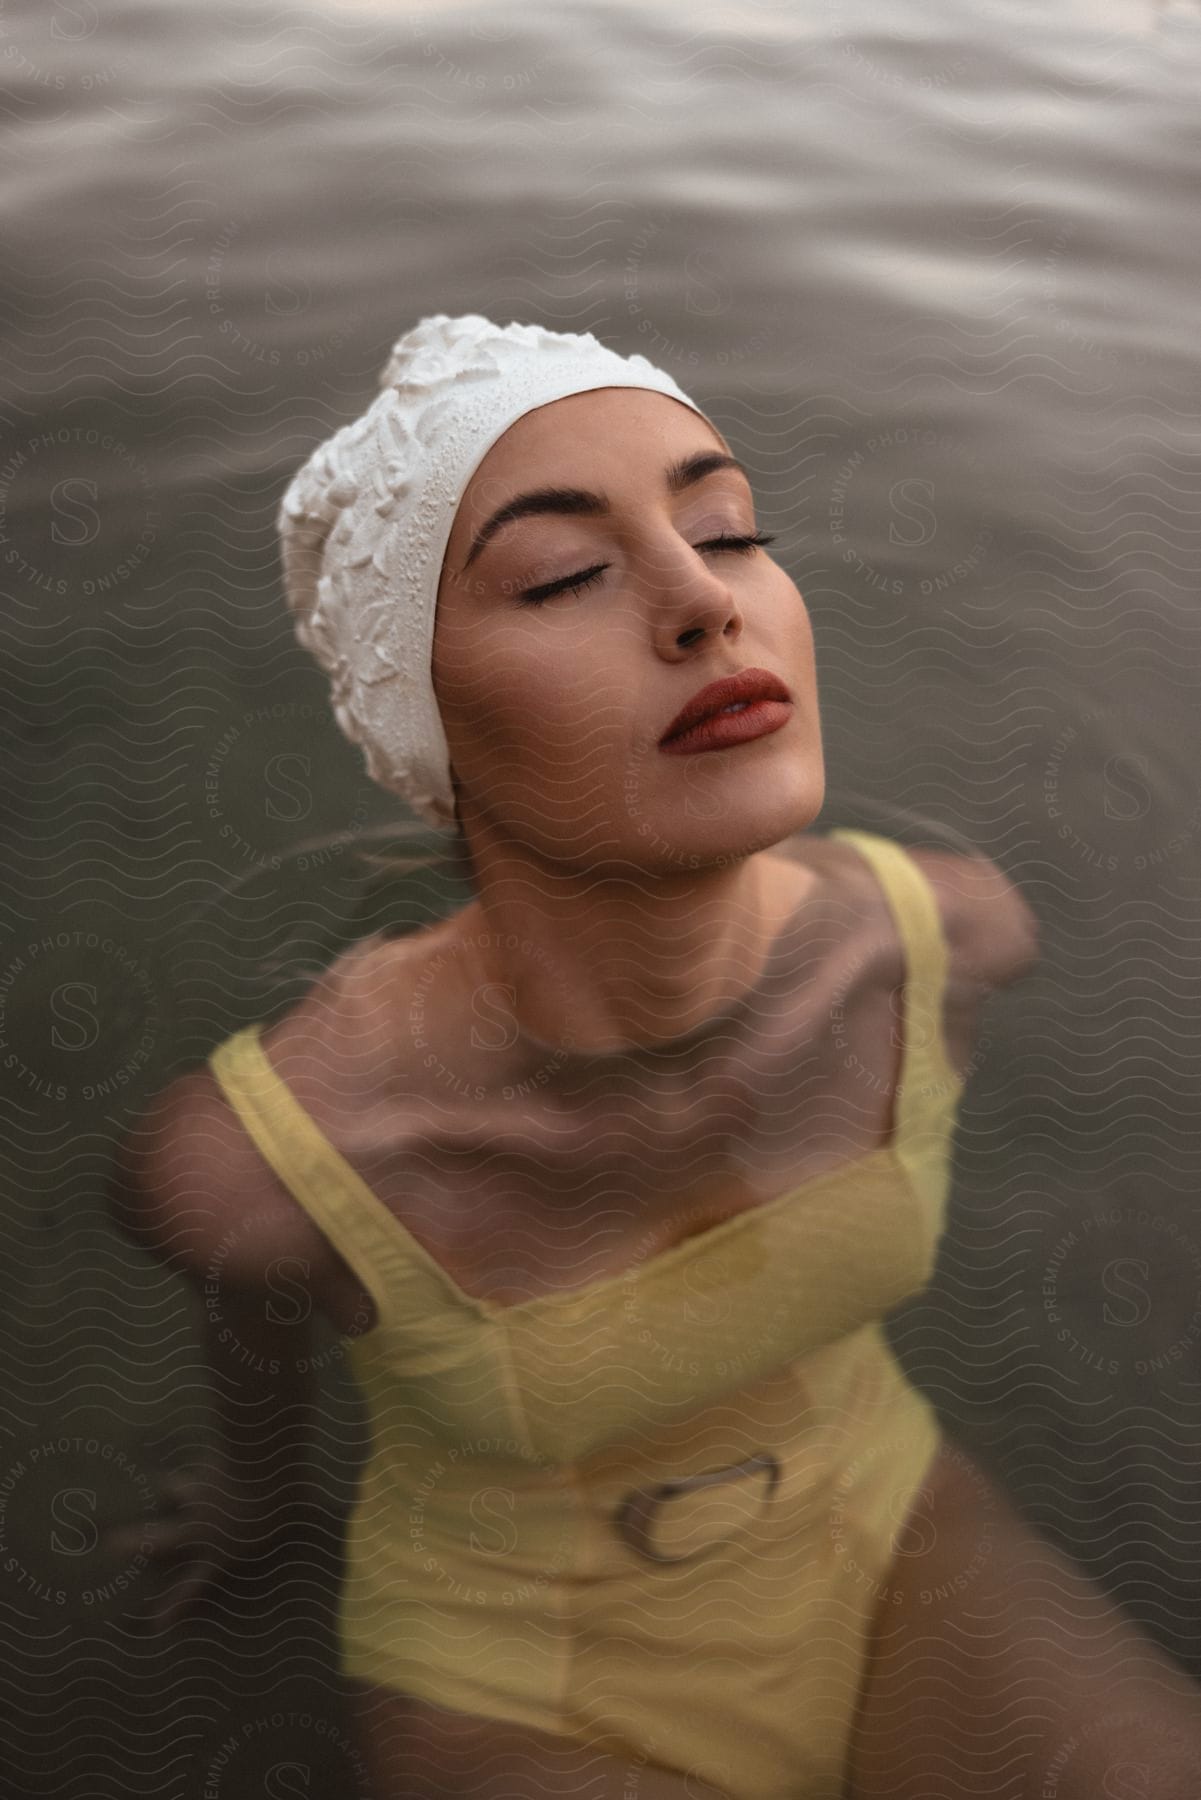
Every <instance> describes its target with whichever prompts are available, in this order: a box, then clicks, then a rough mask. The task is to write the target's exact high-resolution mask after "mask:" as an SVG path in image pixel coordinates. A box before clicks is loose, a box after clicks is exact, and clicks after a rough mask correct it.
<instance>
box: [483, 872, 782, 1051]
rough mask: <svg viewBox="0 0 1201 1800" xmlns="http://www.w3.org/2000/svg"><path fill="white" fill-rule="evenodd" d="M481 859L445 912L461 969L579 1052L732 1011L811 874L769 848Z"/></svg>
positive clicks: (642, 1040)
mask: <svg viewBox="0 0 1201 1800" xmlns="http://www.w3.org/2000/svg"><path fill="white" fill-rule="evenodd" d="M478 865H479V859H478V858H477V874H479V875H480V877H481V879H480V885H479V892H478V894H477V897H476V899H475V900H474V901H473V902H472V903H471V904H470V905H469V906H468V907H467V908H466V909H465V910H464V911H463V912H461V913H460V914H458V915H457V918H456V921H455V924H456V927H457V930H456V937H457V938H458V941H459V942H460V943H461V944H462V945H464V947H465V955H464V956H463V958H462V961H461V963H460V967H461V968H462V969H463V972H464V975H465V976H466V978H467V979H468V980H469V981H470V983H471V984H472V988H473V991H474V992H476V993H482V992H483V991H484V990H485V988H486V987H487V986H488V985H489V984H492V983H496V984H497V986H498V988H499V989H500V990H501V991H502V992H503V994H504V997H505V1002H506V1007H507V1010H508V1011H509V1012H510V1013H511V1014H512V1015H513V1017H514V1019H515V1022H516V1024H517V1027H518V1029H519V1031H521V1032H522V1033H523V1034H524V1035H526V1036H528V1037H529V1038H531V1039H532V1040H534V1041H535V1042H536V1043H537V1044H540V1045H542V1046H546V1047H554V1048H563V1049H565V1050H569V1051H574V1052H575V1053H578V1054H606V1053H620V1052H621V1051H628V1050H640V1049H653V1048H656V1047H658V1046H660V1045H667V1044H670V1043H671V1042H673V1040H675V1039H678V1038H682V1037H687V1036H689V1035H691V1034H692V1033H693V1032H695V1031H697V1030H699V1029H700V1028H701V1027H702V1026H703V1025H704V1024H705V1023H706V1022H707V1021H709V1020H710V1019H712V1018H714V1017H715V1016H719V1015H721V1014H723V1013H725V1012H726V1011H728V1010H729V1009H730V1008H731V1007H732V1006H733V1005H735V1004H736V1003H737V1002H738V1000H739V999H740V998H741V997H742V996H743V995H744V994H746V993H747V992H748V991H749V990H751V989H752V988H753V987H754V985H755V983H756V981H757V980H758V979H759V977H760V975H761V973H762V971H763V969H764V966H765V964H766V962H767V959H768V957H769V956H770V954H771V950H772V946H773V944H774V943H775V941H776V938H777V936H778V934H779V932H780V930H781V928H782V926H783V925H784V923H785V921H786V920H787V919H788V918H789V917H790V916H791V914H792V913H793V912H794V911H795V909H796V907H797V905H798V904H799V902H800V900H801V899H803V898H804V897H805V895H806V894H807V893H808V892H809V891H810V890H811V889H812V888H813V887H815V886H816V885H817V877H816V876H815V875H814V874H813V873H812V872H811V871H806V870H804V869H802V868H800V867H799V866H798V865H797V864H796V863H795V862H794V861H792V860H791V859H790V858H788V857H787V856H779V855H773V854H771V853H770V852H767V851H760V852H757V853H754V854H752V855H749V856H747V857H745V858H742V859H741V860H739V861H737V862H734V863H726V864H724V865H722V866H720V867H713V868H710V869H702V870H698V871H690V872H689V873H688V874H687V875H679V874H673V875H670V876H668V877H666V878H663V877H658V876H655V875H649V874H646V873H645V872H643V873H641V874H640V875H639V876H638V877H636V878H621V879H614V878H605V877H604V876H600V877H598V876H597V874H596V872H595V870H594V871H592V872H586V873H581V874H579V875H576V874H573V873H572V872H571V871H568V872H567V873H566V874H564V872H563V871H562V870H561V869H559V870H556V871H555V872H554V874H553V875H548V873H547V871H545V870H544V869H541V868H540V869H538V870H532V869H531V868H529V867H528V866H525V865H522V866H521V867H518V868H515V867H513V866H512V864H508V865H506V867H505V868H504V869H503V871H502V870H501V869H500V868H498V867H497V866H496V864H495V863H493V864H492V866H489V865H488V861H487V859H484V866H483V869H482V870H481V869H480V868H479V866H478Z"/></svg>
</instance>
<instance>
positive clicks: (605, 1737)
mask: <svg viewBox="0 0 1201 1800" xmlns="http://www.w3.org/2000/svg"><path fill="white" fill-rule="evenodd" d="M831 835H832V836H835V837H841V838H844V839H846V840H847V841H848V842H851V843H852V844H854V845H855V846H856V847H857V848H858V849H859V850H860V852H861V853H862V854H863V855H864V856H865V857H866V858H867V860H868V862H869V863H870V864H871V865H872V867H873V868H874V870H875V872H876V875H877V877H878V879H879V880H880V882H881V885H882V886H883V888H884V891H885V894H886V896H887V899H888V903H889V906H890V908H891V910H892V913H893V915H894V918H895V921H896V925H897V928H898V931H899V934H900V936H901V939H902V942H903V945H904V948H905V952H906V958H907V965H906V983H905V1016H904V1022H903V1027H902V1029H903V1037H904V1050H903V1064H902V1071H901V1081H900V1085H899V1088H898V1093H897V1101H896V1119H897V1130H896V1132H895V1135H894V1139H893V1141H892V1142H891V1143H890V1144H888V1145H887V1146H885V1147H884V1148H882V1149H878V1150H875V1151H873V1152H871V1153H869V1154H867V1155H864V1156H861V1157H858V1158H856V1159H855V1160H854V1161H852V1162H850V1163H846V1164H843V1165H842V1166H841V1167H839V1168H836V1169H833V1170H831V1171H826V1172H823V1173H821V1174H819V1175H817V1176H816V1177H811V1178H810V1179H809V1180H807V1181H804V1182H802V1183H801V1185H800V1186H799V1187H796V1188H793V1189H791V1190H790V1191H789V1192H787V1193H784V1194H781V1195H779V1196H778V1197H777V1198H775V1199H773V1200H771V1201H768V1202H767V1203H765V1204H762V1205H759V1206H756V1207H754V1208H752V1209H751V1210H749V1211H744V1212H741V1213H739V1214H736V1215H735V1216H734V1217H732V1218H729V1219H726V1220H724V1221H723V1222H722V1223H720V1224H719V1225H717V1226H714V1227H712V1228H711V1229H709V1230H706V1231H704V1232H702V1233H700V1234H699V1235H694V1236H692V1237H687V1238H684V1239H683V1240H682V1241H681V1242H680V1243H678V1244H675V1245H673V1246H672V1247H671V1248H669V1249H668V1250H666V1251H663V1252H660V1253H658V1254H656V1255H651V1256H649V1257H646V1258H644V1259H643V1261H642V1262H641V1263H639V1264H637V1265H636V1266H634V1267H633V1268H631V1269H629V1270H628V1271H624V1272H622V1273H620V1274H618V1275H616V1276H613V1277H609V1278H607V1279H604V1280H600V1281H594V1282H591V1283H589V1284H588V1285H587V1286H585V1287H583V1288H581V1289H576V1290H573V1291H571V1292H568V1293H557V1294H546V1295H540V1296H537V1297H536V1298H534V1299H533V1300H529V1301H525V1302H522V1303H520V1304H517V1305H508V1306H502V1305H497V1304H495V1303H492V1302H488V1301H484V1300H476V1299H472V1298H471V1297H469V1296H468V1295H467V1294H465V1293H463V1291H462V1290H461V1289H460V1288H459V1287H458V1286H457V1285H456V1283H455V1282H454V1281H453V1280H451V1278H450V1276H449V1275H448V1274H447V1273H446V1272H445V1271H444V1270H443V1269H442V1268H441V1266H440V1265H439V1264H438V1263H437V1262H436V1261H435V1259H434V1258H433V1257H432V1256H431V1255H430V1254H429V1253H428V1252H427V1251H426V1250H425V1249H424V1248H423V1247H422V1246H421V1245H420V1244H419V1243H418V1242H417V1240H416V1239H415V1238H414V1237H413V1236H412V1235H411V1234H410V1233H409V1232H408V1231H406V1229H405V1228H404V1226H403V1225H401V1224H400V1222H399V1221H398V1220H397V1219H396V1218H395V1217H394V1216H393V1215H392V1214H391V1213H390V1212H389V1211H388V1210H387V1208H386V1207H385V1206H384V1205H383V1203H382V1201H380V1200H379V1199H378V1198H377V1197H376V1196H375V1195H374V1194H373V1193H372V1191H371V1190H370V1189H369V1188H368V1187H367V1186H366V1185H365V1184H364V1182H363V1181H362V1180H361V1179H360V1177H359V1176H358V1175H356V1174H355V1173H354V1172H353V1170H352V1169H351V1168H350V1166H349V1165H348V1164H347V1163H346V1162H345V1160H344V1159H343V1158H342V1157H341V1156H340V1155H339V1154H338V1153H337V1151H335V1150H334V1148H333V1146H332V1145H331V1144H330V1143H329V1142H328V1140H327V1139H326V1138H325V1137H324V1136H323V1134H322V1133H321V1132H320V1131H319V1130H318V1128H317V1126H316V1124H315V1122H314V1121H313V1119H312V1118H311V1117H310V1116H309V1114H308V1113H306V1112H305V1111H304V1110H303V1109H302V1108H301V1106H300V1105H299V1103H298V1102H297V1100H296V1099H295V1097H294V1096H293V1094H292V1093H291V1090H290V1089H289V1088H288V1087H287V1085H286V1084H285V1083H284V1082H283V1081H282V1080H281V1079H280V1077H279V1076H278V1075H277V1074H276V1073H275V1072H274V1070H273V1069H272V1067H271V1065H270V1064H269V1063H268V1061H267V1059H266V1057H265V1055H264V1053H263V1051H262V1049H261V1047H260V1044H259V1039H258V1033H259V1029H260V1028H259V1027H257V1026H252V1027H250V1028H249V1029H248V1030H246V1031H241V1032H238V1033H237V1034H236V1035H235V1036H233V1037H231V1038H229V1039H227V1040H226V1042H225V1043H223V1044H222V1045H221V1046H220V1047H219V1048H218V1049H217V1050H216V1051H215V1052H214V1054H213V1057H212V1059H211V1067H212V1070H213V1073H214V1075H215V1076H216V1078H217V1080H218V1082H219V1083H220V1084H221V1087H222V1089H223V1090H224V1092H225V1094H226V1096H227V1097H228V1099H229V1101H230V1103H231V1105H232V1106H233V1107H234V1108H235V1110H236V1112H237V1113H238V1115H239V1117H240V1118H241V1120H242V1122H243V1124H244V1126H245V1128H246V1130H247V1131H248V1132H249V1134H250V1136H251V1138H252V1139H253V1141H254V1143H255V1144H256V1145H257V1147H258V1149H259V1150H260V1152H261V1153H262V1155H263V1156H264V1157H265V1158H266V1160H267V1162H268V1163H269V1164H270V1166H271V1167H272V1168H273V1169H274V1170H275V1171H276V1173H277V1174H278V1176H279V1178H280V1180H281V1181H282V1182H283V1183H284V1185H285V1186H286V1187H287V1188H288V1189H289V1191H290V1192H291V1193H292V1194H294V1195H295V1197H296V1199H297V1200H298V1201H299V1203H300V1205H301V1206H303V1207H304V1209H305V1210H306V1212H308V1213H309V1214H310V1215H311V1216H312V1218H313V1219H314V1220H315V1221H316V1223H317V1224H318V1226H319V1227H320V1228H321V1229H322V1231H323V1232H324V1234H325V1236H326V1237H327V1238H328V1240H329V1241H330V1243H332V1244H333V1245H334V1247H335V1248H336V1249H337V1250H338V1252H339V1253H340V1254H341V1256H342V1257H343V1258H344V1259H345V1261H346V1262H347V1264H348V1265H349V1266H350V1268H351V1269H352V1270H353V1271H354V1273H355V1274H356V1276H357V1277H358V1279H359V1280H360V1281H361V1282H362V1284H363V1286H364V1287H365V1288H366V1289H367V1291H368V1292H369V1293H370V1294H371V1296H372V1298H373V1300H374V1301H375V1305H376V1307H377V1308H378V1313H379V1322H378V1325H377V1326H376V1327H375V1328H373V1329H372V1330H371V1331H370V1332H368V1333H366V1334H365V1335H357V1336H351V1335H348V1336H347V1338H346V1345H347V1354H348V1356H349V1357H350V1359H351V1368H352V1370H353V1373H354V1375H355V1377H356V1379H357V1381H358V1382H359V1384H360V1385H361V1388H362V1392H363V1395H364V1399H365V1401H366V1404H367V1406H368V1408H369V1413H370V1419H371V1425H372V1449H371V1454H370V1456H369V1459H368V1461H367V1463H366V1465H365V1467H364V1469H363V1472H362V1477H361V1482H360V1487H359V1490H358V1493H357V1498H356V1502H355V1506H354V1510H353V1513H352V1515H351V1520H350V1529H349V1538H348V1544H347V1572H346V1580H345V1585H344V1589H343V1594H342V1600H341V1608H340V1639H341V1647H342V1650H341V1654H342V1663H341V1668H342V1672H343V1674H344V1675H346V1676H347V1677H351V1678H354V1679H356V1680H360V1681H365V1682H370V1683H377V1684H380V1685H382V1686H385V1687H392V1688H397V1689H400V1690H402V1691H403V1692H405V1693H408V1694H414V1695H420V1696H423V1697H425V1698H427V1699H429V1700H432V1701H434V1702H436V1703H438V1704H440V1705H443V1706H448V1707H454V1708H457V1709H459V1710H461V1711H463V1712H467V1713H474V1714H480V1715H484V1716H486V1717H489V1718H495V1719H508V1720H516V1721H520V1722H522V1723H525V1724H527V1725H531V1726H535V1727H538V1728H539V1729H541V1730H543V1731H550V1732H556V1733H559V1734H561V1735H563V1736H565V1737H569V1738H573V1739H577V1740H582V1741H585V1742H587V1743H589V1744H591V1745H592V1746H594V1747H596V1748H600V1749H604V1750H607V1751H609V1752H610V1753H611V1754H614V1755H617V1756H621V1757H624V1758H626V1759H628V1760H629V1762H630V1764H631V1767H632V1768H635V1770H636V1765H637V1764H638V1763H640V1762H641V1763H646V1762H649V1763H652V1764H659V1765H662V1766H664V1767H667V1768H673V1769H679V1770H681V1771H687V1770H695V1771H696V1773H697V1775H698V1776H699V1777H701V1778H702V1779H704V1780H708V1781H710V1782H712V1783H714V1784H715V1785H717V1786H719V1787H722V1788H725V1789H726V1790H727V1791H728V1792H729V1793H730V1794H731V1795H732V1796H735V1800H777V1797H778V1800H837V1797H838V1796H840V1795H841V1793H842V1790H843V1781H844V1775H845V1760H846V1745H847V1737H848V1732H849V1729H850V1724H851V1720H852V1716H853V1713H854V1709H855V1704H856V1700H857V1696H858V1693H859V1690H860V1685H861V1682H862V1678H863V1673H864V1667H865V1657H866V1652H867V1649H868V1638H869V1632H870V1627H871V1621H872V1615H873V1613H874V1612H875V1610H876V1608H877V1606H878V1605H879V1604H880V1602H881V1601H882V1600H885V1601H886V1600H887V1597H888V1594H889V1585H888V1578H889V1569H890V1564H891V1563H892V1560H893V1557H894V1555H895V1554H896V1552H897V1549H898V1546H899V1545H900V1543H901V1539H900V1538H899V1537H897V1536H895V1535H894V1534H897V1533H899V1532H900V1531H901V1527H902V1523H903V1521H904V1518H905V1514H906V1511H907V1509H908V1507H909V1505H910V1503H911V1502H912V1500H913V1499H914V1498H915V1496H916V1493H917V1490H918V1488H919V1487H920V1485H921V1480H922V1476H923V1473H924V1472H925V1471H926V1469H927V1467H928V1465H929V1463H930V1461H931V1459H932V1457H933V1455H934V1453H935V1451H936V1450H937V1448H938V1445H939V1441H940V1439H939V1428H938V1424H937V1420H936V1418H935V1416H934V1413H933V1411H932V1409H931V1407H930V1404H929V1402H928V1401H927V1400H926V1399H925V1398H924V1397H923V1396H922V1395H920V1394H919V1393H918V1392H917V1390H916V1389H915V1388H913V1387H912V1386H911V1385H910V1384H909V1382H908V1381H907V1380H906V1378H905V1376H904V1375H903V1373H902V1371H901V1369H900V1367H899V1365H898V1363H897V1362H896V1360H895V1358H894V1356H893V1354H892V1352H891V1350H890V1348H889V1346H888V1343H887V1341H886V1339H885V1337H884V1334H883V1330H882V1325H881V1321H882V1319H883V1317H884V1315H885V1314H887V1313H888V1312H889V1311H890V1310H891V1309H892V1308H893V1307H895V1306H896V1305H897V1304H898V1303H899V1302H900V1301H902V1300H904V1299H905V1298H906V1297H907V1296H909V1295H912V1294H914V1293H915V1292H917V1291H918V1290H920V1289H921V1288H923V1287H924V1286H925V1285H926V1284H927V1282H928V1280H929V1278H930V1275H931V1273H932V1270H933V1266H934V1261H935V1255H936V1250H937V1245H938V1240H939V1237H940V1234H941V1232H942V1229H943V1224H944V1211H945V1203H946V1197H947V1190H948V1185H949V1172H950V1169H949V1165H950V1142H951V1136H952V1132H953V1129H954V1122H955V1114H956V1109H957V1107H958V1103H959V1098H960V1094H961V1092H962V1086H963V1083H962V1080H961V1078H960V1077H959V1075H958V1074H957V1073H956V1072H955V1070H954V1069H953V1068H952V1067H951V1065H950V1063H949V1062H948V1060H947V1057H946V1054H945V1051H944V1048H943V1039H942V1031H941V1025H940V1020H941V1017H942V1013H941V1007H942V993H943V986H944V982H945V977H946V948H945V944H944V940H943V934H942V930H941V923H940V918H939V912H938V907H937V903H936V901H935V898H934V895H933V891H932V889H931V888H930V885H929V883H928V882H927V880H926V878H925V876H924V875H923V874H922V872H921V871H920V870H919V869H918V867H917V865H916V864H915V863H914V862H913V860H912V859H911V858H910V857H909V856H908V855H907V853H906V852H905V851H904V850H903V849H902V848H901V847H900V846H899V845H897V844H895V843H893V842H891V841H890V840H888V839H885V838H880V837H877V836H875V835H874V834H869V833H865V832H853V831H836V832H833V833H831ZM631 1781H632V1782H633V1784H634V1785H633V1789H632V1791H633V1792H637V1776H636V1772H635V1773H633V1774H632V1775H631Z"/></svg>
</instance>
